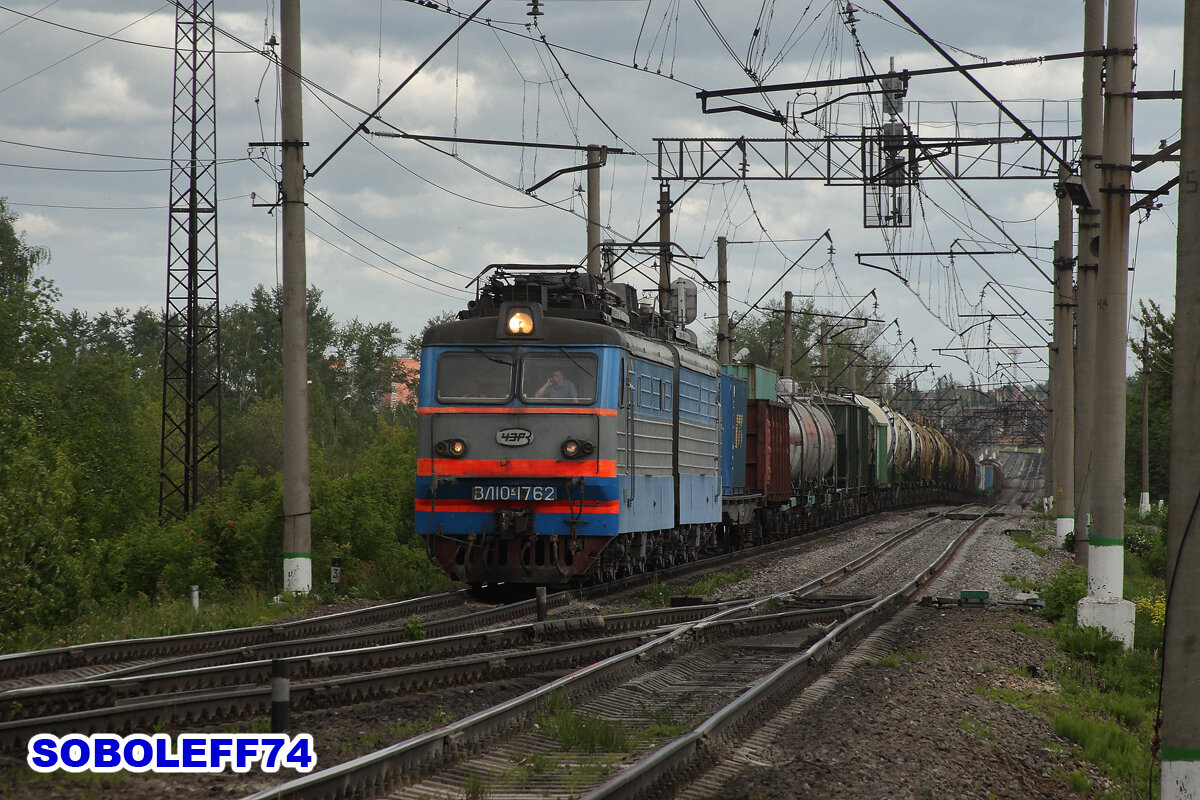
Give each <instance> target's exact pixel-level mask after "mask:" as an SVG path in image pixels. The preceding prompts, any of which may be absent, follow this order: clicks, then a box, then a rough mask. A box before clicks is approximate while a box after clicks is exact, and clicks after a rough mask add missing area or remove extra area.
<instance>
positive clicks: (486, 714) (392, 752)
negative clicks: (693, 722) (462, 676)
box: [244, 515, 982, 800]
mask: <svg viewBox="0 0 1200 800" xmlns="http://www.w3.org/2000/svg"><path fill="white" fill-rule="evenodd" d="M941 518H943V515H938V516H935V517H930V518H929V519H926V520H923V521H921V522H919V523H917V524H916V525H914V526H911V527H910V528H908V529H906V530H905V531H902V532H900V533H898V534H896V535H894V536H892V537H889V538H888V539H887V540H886V541H885V542H882V543H880V544H879V545H877V546H876V547H875V548H872V550H871V551H870V552H868V553H866V554H864V555H863V556H860V557H859V558H857V559H855V562H857V563H859V564H860V565H865V564H866V563H869V562H870V561H873V560H874V559H875V558H877V557H878V556H879V555H881V554H882V553H883V552H885V551H886V550H887V549H890V548H891V547H894V546H895V545H896V544H898V543H899V542H901V541H903V540H904V539H906V538H908V537H909V536H912V535H914V534H915V533H916V532H918V531H919V530H922V529H923V528H925V527H926V526H928V525H929V524H931V523H932V522H934V521H936V520H938V519H941ZM981 519H982V517H981ZM846 574H849V573H848V571H847V568H846V566H845V565H843V566H842V567H839V568H837V569H835V570H832V571H830V572H828V573H825V574H824V575H821V576H820V577H818V578H815V579H813V580H811V581H808V582H806V583H805V584H803V585H802V586H798V587H795V588H792V589H788V590H785V591H781V592H776V593H774V594H771V595H767V596H764V597H761V598H756V599H754V600H752V601H749V602H745V603H741V604H738V605H736V606H734V607H731V608H727V609H723V610H719V611H716V612H714V613H712V614H708V615H706V616H705V617H703V618H702V619H700V620H698V621H696V622H689V623H685V624H681V625H679V626H677V627H675V628H674V629H672V630H670V631H667V632H664V633H663V634H662V635H659V636H656V637H655V638H653V639H652V640H650V641H648V642H645V643H643V644H641V645H639V646H637V647H635V648H632V649H631V650H628V651H626V652H624V653H620V654H617V655H614V656H611V657H609V658H606V659H604V660H603V661H599V662H596V663H594V664H591V665H589V666H586V667H583V668H581V669H579V670H576V671H575V672H573V673H571V674H570V675H567V676H564V677H562V678H559V679H556V680H554V681H551V682H549V683H547V684H546V685H545V686H542V687H539V688H537V689H534V690H531V691H529V692H526V693H525V694H523V695H521V696H520V697H516V698H513V699H511V700H508V701H506V702H504V703H501V704H499V705H497V706H494V707H492V708H489V709H485V710H483V711H480V712H477V713H475V714H472V715H470V716H468V717H466V718H464V719H461V720H458V721H456V722H453V723H450V724H448V725H446V726H444V727H442V728H439V729H437V730H435V731H430V732H427V733H424V734H420V735H418V736H415V737H412V738H410V739H408V740H406V741H403V742H399V743H397V744H395V745H392V746H390V747H387V748H384V749H382V750H379V751H376V752H375V753H371V754H368V755H365V756H361V757H359V758H356V759H353V760H351V761H348V762H345V763H343V764H338V765H336V766H333V767H330V768H328V769H325V770H320V771H318V772H315V773H312V774H310V775H305V776H302V777H299V778H296V779H293V780H291V781H288V782H286V783H284V784H281V785H279V786H275V787H272V788H270V789H265V790H262V791H260V792H257V793H255V794H252V795H249V796H247V797H246V798H244V800H315V799H316V798H320V799H321V800H326V799H330V800H332V799H334V798H344V797H350V796H359V795H363V794H369V793H371V792H373V791H384V790H385V789H386V787H387V786H389V785H391V784H392V783H395V782H397V781H402V780H408V779H415V778H416V777H417V776H418V775H421V774H423V773H424V772H426V771H429V770H431V769H433V768H435V767H436V766H437V765H439V764H442V763H444V762H445V761H447V760H449V759H451V758H453V757H455V756H457V755H458V754H459V753H461V752H464V751H467V750H471V749H475V748H480V747H483V746H485V745H486V744H487V743H488V742H492V741H496V740H498V739H499V738H500V737H503V736H505V735H506V734H507V733H508V732H509V731H511V730H513V729H516V728H519V727H522V726H523V725H524V723H525V721H526V720H527V719H529V718H530V717H531V716H532V715H533V714H534V713H535V712H536V711H537V710H538V709H539V708H541V707H543V706H544V705H545V704H546V703H548V702H549V700H550V698H551V697H552V696H555V695H559V696H564V697H566V698H568V699H571V698H575V697H580V696H584V695H586V694H588V693H590V692H594V691H597V690H600V689H603V688H604V687H606V686H609V685H612V684H614V683H616V682H618V681H620V680H624V679H625V678H627V677H629V676H631V675H633V674H635V673H636V672H637V671H638V669H639V668H640V667H641V665H643V664H645V663H649V662H651V661H652V660H654V659H655V657H657V656H659V655H660V654H663V653H665V652H667V651H668V649H669V648H672V647H676V648H677V647H687V646H689V645H691V644H692V643H694V642H695V641H696V640H698V639H702V638H704V637H703V636H702V635H698V636H693V635H692V634H693V633H696V634H711V633H712V632H714V631H716V630H718V627H719V626H724V625H733V626H735V627H736V626H738V625H746V624H749V623H748V621H747V620H746V619H738V617H739V616H745V615H748V614H752V613H753V612H756V611H758V610H759V609H761V608H762V607H763V606H769V604H772V603H777V602H780V601H783V602H788V601H791V600H798V599H800V598H802V597H803V596H805V595H806V594H810V593H812V592H815V591H817V590H818V589H821V588H823V587H824V586H827V585H829V584H830V583H833V582H835V581H836V580H838V579H839V577H844V576H845V575H846ZM874 605H875V604H874V602H872V607H874ZM868 610H869V609H868ZM787 613H791V612H787ZM863 613H866V612H863V611H860V612H858V614H856V615H855V617H856V618H857V617H859V616H861V615H862V614H863ZM768 616H771V615H768ZM841 627H842V626H838V629H841Z"/></svg>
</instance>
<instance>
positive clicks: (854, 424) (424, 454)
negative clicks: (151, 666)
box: [415, 265, 977, 585]
mask: <svg viewBox="0 0 1200 800" xmlns="http://www.w3.org/2000/svg"><path fill="white" fill-rule="evenodd" d="M673 290H674V293H673V296H674V297H676V298H678V299H679V302H678V304H677V308H674V309H672V310H670V311H669V312H668V313H666V314H664V313H661V312H660V311H658V310H656V309H654V308H653V307H652V305H646V304H641V303H639V302H638V295H637V292H636V291H635V290H634V288H633V287H631V286H629V285H627V284H621V283H613V282H611V281H610V282H605V281H603V280H601V279H600V278H598V277H596V276H593V275H590V274H588V273H587V272H583V271H580V270H579V269H578V268H575V267H572V266H561V265H559V266H546V267H536V268H535V267H533V266H529V265H492V266H491V267H489V269H488V270H485V271H484V273H481V277H480V279H479V281H478V283H477V295H476V299H475V300H473V301H471V302H470V303H468V307H467V308H466V310H464V311H462V312H460V313H459V315H458V319H456V320H453V321H450V322H445V323H442V324H436V325H433V326H430V328H429V329H428V330H427V331H426V333H425V335H424V337H423V340H422V349H421V366H420V383H419V388H418V409H417V414H418V416H417V420H418V424H417V436H418V444H417V446H418V465H417V480H416V493H415V497H416V501H415V505H416V508H415V528H416V532H417V534H418V535H419V536H421V537H423V538H424V540H425V542H426V546H427V549H428V552H429V554H430V556H431V557H432V558H433V559H434V560H435V561H436V563H437V564H439V565H440V566H441V567H442V568H443V569H444V570H445V571H446V572H447V573H448V574H449V575H451V576H452V577H454V578H457V579H459V580H462V581H464V582H466V583H468V584H473V585H482V584H491V583H498V582H506V583H520V584H538V585H571V584H579V583H586V582H599V581H607V580H612V579H615V578H618V577H622V576H625V575H631V574H636V573H640V572H645V571H647V570H654V569H659V568H662V567H667V566H671V565H674V564H677V563H681V562H685V561H690V560H693V559H696V558H699V557H701V556H703V555H706V554H712V553H717V552H722V551H727V550H731V549H736V548H742V547H749V546H753V545H755V544H759V543H763V542H767V541H772V540H776V539H780V538H783V537H786V536H792V535H795V534H798V533H800V532H803V531H806V530H810V529H813V528H817V527H821V526H825V525H830V524H835V523H837V522H840V521H842V520H847V519H851V518H854V517H857V516H861V515H864V514H868V513H873V512H876V511H880V510H884V509H889V508H897V507H901V506H906V505H913V504H919V503H928V502H934V501H942V500H949V499H952V498H962V497H966V496H967V495H969V494H970V493H971V492H973V491H974V489H975V487H976V480H977V477H976V472H975V463H974V460H973V459H972V458H971V457H970V456H969V455H967V454H966V453H964V452H962V451H961V450H959V449H958V448H956V447H954V446H953V445H952V444H951V443H950V442H949V441H948V440H947V439H946V437H944V436H943V435H942V433H941V432H940V431H938V430H937V429H936V428H935V427H933V426H930V425H926V424H922V423H921V422H919V421H916V420H910V419H908V418H906V417H905V416H903V415H901V414H899V413H896V412H895V411H893V410H891V409H890V408H888V407H887V406H886V405H883V404H881V403H880V402H878V401H876V400H872V399H870V398H868V397H864V396H861V395H858V394H853V393H847V394H828V393H818V392H812V391H808V390H805V389H802V388H801V387H800V386H799V385H798V384H796V383H794V382H792V381H790V380H787V379H780V378H778V376H777V375H776V374H775V373H774V372H772V371H771V370H768V369H764V368H762V367H758V366H754V365H746V364H736V365H724V366H719V365H718V364H717V362H716V361H714V360H713V359H712V358H711V357H709V356H707V355H705V354H704V353H702V352H701V351H700V349H699V348H698V346H697V340H696V337H695V335H694V334H693V333H692V332H691V331H689V330H688V329H687V328H686V323H687V322H691V321H692V320H693V319H694V316H695V311H694V296H695V295H694V292H695V287H694V285H690V281H686V280H685V279H680V280H678V281H676V282H675V284H674V285H673ZM689 305H690V306H691V309H692V310H690V311H689Z"/></svg>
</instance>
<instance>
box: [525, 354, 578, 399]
mask: <svg viewBox="0 0 1200 800" xmlns="http://www.w3.org/2000/svg"><path fill="white" fill-rule="evenodd" d="M521 399H522V400H524V401H525V402H526V403H579V404H585V405H587V404H591V403H592V402H593V401H595V399H596V356H594V355H592V354H590V353H574V354H568V353H567V352H566V351H565V350H564V351H563V352H562V353H537V354H533V353H531V354H530V355H527V356H525V359H524V360H523V361H522V362H521Z"/></svg>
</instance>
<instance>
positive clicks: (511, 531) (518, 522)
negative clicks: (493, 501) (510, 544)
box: [495, 508, 533, 539]
mask: <svg viewBox="0 0 1200 800" xmlns="http://www.w3.org/2000/svg"><path fill="white" fill-rule="evenodd" d="M495 515H496V518H495V519H496V536H498V537H499V538H501V539H515V538H517V537H519V536H526V535H528V534H531V533H533V511H531V510H530V509H528V508H520V509H517V508H499V509H496V511H495Z"/></svg>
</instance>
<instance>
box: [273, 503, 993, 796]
mask: <svg viewBox="0 0 1200 800" xmlns="http://www.w3.org/2000/svg"><path fill="white" fill-rule="evenodd" d="M982 519H983V516H982V514H981V513H980V514H977V515H976V516H975V518H974V519H973V521H972V522H971V524H970V525H968V526H966V527H965V528H962V526H961V525H960V524H958V523H956V522H953V523H952V522H951V521H950V520H949V519H948V516H947V515H942V516H941V517H938V518H936V519H931V520H927V521H925V522H922V523H920V524H918V525H915V526H913V527H912V528H910V529H908V530H906V531H903V532H901V533H899V534H896V535H894V536H892V537H890V538H889V539H887V540H886V541H885V542H883V543H881V544H880V545H879V546H878V547H876V548H874V549H873V550H872V551H871V552H869V553H865V554H863V555H862V556H860V557H859V558H857V559H855V560H854V561H853V562H852V563H848V564H845V565H842V566H840V567H838V568H837V569H835V570H832V571H829V572H827V573H825V574H823V575H820V576H818V577H816V578H814V579H813V580H810V581H807V582H805V583H804V584H803V585H800V586H795V587H793V588H791V589H789V590H787V591H784V592H777V593H774V594H771V595H768V596H764V597H759V598H755V599H752V600H747V601H742V602H737V603H731V604H728V605H727V606H726V607H723V608H714V609H701V611H702V613H703V616H702V617H700V618H699V619H695V620H693V621H689V622H685V623H680V624H675V625H672V626H670V627H667V628H663V629H661V630H660V631H658V632H656V633H655V634H654V635H652V636H649V637H644V638H643V639H642V640H641V641H640V643H638V644H637V645H636V646H633V647H630V648H629V649H627V650H625V651H624V652H621V653H619V654H616V655H612V656H610V657H608V658H605V659H603V660H600V661H597V662H595V663H592V664H590V665H588V666H586V667H583V668H581V669H577V670H576V671H575V672H573V673H571V674H569V675H566V676H563V677H560V678H558V679H556V680H552V681H550V682H549V683H547V684H546V685H544V686H542V687H541V688H539V689H536V690H534V691H530V692H527V693H526V694H524V695H522V696H520V697H517V698H514V699H512V700H509V701H507V702H505V703H502V704H500V705H498V706H495V707H493V708H490V709H487V710H485V711H481V712H479V713H476V714H473V715H471V716H469V717H467V718H465V719H462V720H458V721H457V722H454V723H451V724H449V725H446V726H445V727H442V728H440V729H438V730H436V731H431V732H429V733H425V734H422V735H419V736H416V737H413V738H411V739H408V740H406V741H404V742H401V743H399V744H396V745H393V746H392V747H389V748H385V749H384V750H381V751H378V752H376V753H373V754H371V755H367V756H363V757H360V758H357V759H355V760H353V761H352V762H347V763H345V764H342V765H338V766H335V767H332V768H329V769H326V770H322V771H321V772H318V773H314V774H312V775H309V776H306V777H303V778H299V779H297V780H293V781H290V782H288V783H285V784H283V785H281V786H277V787H274V788H272V789H270V790H269V791H264V792H261V793H259V794H256V795H252V797H253V798H254V799H255V800H265V798H268V797H279V798H315V797H342V796H348V795H367V796H372V795H374V796H378V795H380V794H382V793H384V792H386V791H388V789H389V787H392V786H395V785H403V786H404V787H405V788H402V789H399V790H397V793H396V794H393V795H389V796H394V797H414V798H415V797H419V796H422V795H424V796H461V795H463V794H464V787H467V789H466V790H465V791H466V793H468V794H470V793H471V791H472V790H471V781H473V780H474V781H477V782H482V783H477V784H476V788H478V787H480V786H485V787H486V788H485V789H484V791H485V793H486V795H487V796H489V797H492V798H497V800H498V798H501V797H504V796H507V792H509V791H510V789H511V791H512V794H513V796H522V797H523V796H529V795H530V794H533V795H538V794H546V795H548V796H556V795H557V796H566V795H570V796H579V795H580V794H581V793H582V792H583V791H593V792H594V791H604V792H616V793H615V794H601V795H597V796H635V795H636V794H637V793H638V792H641V791H642V788H640V787H644V786H645V785H657V784H659V783H661V781H662V780H663V776H664V775H667V774H670V773H671V772H672V771H678V770H680V769H684V768H685V767H684V766H680V765H686V764H688V763H690V759H692V758H694V757H695V754H696V753H701V752H705V753H706V752H708V751H709V750H710V749H711V748H712V747H713V746H714V745H715V744H719V743H720V742H722V741H724V740H725V739H726V738H727V737H730V736H734V735H736V734H735V732H736V731H737V730H738V729H739V728H740V726H744V725H746V724H749V721H750V720H752V719H754V718H755V716H756V715H757V714H759V713H761V711H762V709H764V708H769V707H770V706H771V705H772V703H775V702H776V700H777V698H778V697H779V696H780V694H779V693H781V692H782V693H784V694H786V692H788V691H790V690H791V688H793V687H794V686H795V685H796V681H798V680H809V679H811V678H812V677H813V676H814V675H815V674H817V673H818V672H819V671H820V665H821V664H823V663H826V662H828V661H830V660H831V659H832V658H833V653H834V652H835V651H837V650H838V649H840V648H841V647H844V646H845V645H846V644H847V643H849V642H851V641H854V640H856V639H857V638H860V637H861V636H864V635H866V633H867V632H869V630H870V629H871V628H873V627H874V626H875V625H876V624H878V621H879V620H881V619H883V618H885V617H886V616H888V615H889V614H890V613H893V612H894V610H895V609H896V608H898V607H900V606H902V605H903V604H904V602H905V600H906V599H907V598H908V597H910V596H911V595H912V594H913V593H914V592H915V591H916V590H917V588H918V587H919V586H921V585H923V584H924V583H925V582H927V581H928V580H929V579H930V577H931V576H932V575H933V574H934V573H935V572H936V571H937V569H939V567H940V565H941V564H944V563H945V562H946V561H947V560H948V559H949V558H950V556H951V554H952V552H953V550H954V547H956V546H957V544H959V543H961V541H962V540H963V539H964V538H965V537H966V536H967V535H968V533H969V532H970V531H971V530H973V528H974V526H976V525H978V524H979V523H980V521H981V520H982ZM951 524H953V525H954V529H953V531H947V530H945V528H947V527H948V526H950V525H951ZM931 526H933V527H935V528H937V529H940V530H941V533H936V532H934V533H932V534H930V533H924V534H922V532H923V531H924V530H925V529H926V528H929V527H931ZM960 528H962V529H960ZM918 534H922V535H923V536H925V537H927V536H929V535H933V536H934V537H935V538H937V539H938V540H939V543H938V544H937V546H936V547H935V549H936V550H937V551H938V555H937V557H936V558H933V559H931V560H930V561H929V563H928V564H927V565H926V566H924V567H923V568H922V569H920V570H919V574H917V575H916V576H914V577H913V578H911V579H909V580H907V581H906V582H904V581H896V580H893V583H895V584H897V585H896V587H895V588H894V589H890V590H889V591H888V593H886V594H884V595H880V596H872V597H870V598H858V599H852V600H849V601H846V600H845V599H842V600H841V601H839V600H838V599H837V598H826V599H825V600H824V601H817V600H815V599H814V598H815V596H816V595H817V594H818V593H820V592H822V590H824V591H825V592H828V588H829V587H830V586H831V585H833V584H835V583H836V582H838V581H840V580H843V579H845V578H846V577H847V576H849V575H854V574H857V573H859V572H861V571H862V570H863V569H865V568H866V567H867V566H868V565H869V564H872V563H873V562H876V561H877V560H880V559H883V558H885V557H886V556H888V555H889V554H894V553H895V552H897V551H898V550H899V549H900V548H902V547H904V546H905V545H906V543H907V542H909V540H911V539H912V538H913V537H915V536H917V535H918ZM892 571H893V572H894V571H895V570H894V568H893V570H892ZM797 652H799V653H800V655H799V656H797V655H796V653H797ZM748 685H753V688H752V689H751V690H750V691H748V692H747V691H745V687H746V686H748ZM710 706H711V707H710ZM564 709H565V710H564ZM561 714H566V715H568V716H570V715H577V716H578V717H579V718H580V719H591V720H595V719H607V720H610V721H617V722H619V723H620V724H621V725H622V726H623V729H625V730H629V731H632V732H633V733H631V734H630V735H632V736H634V738H635V739H637V740H638V741H642V742H643V746H642V747H640V748H637V752H639V753H644V751H646V750H647V747H646V746H645V743H646V742H649V741H652V740H653V737H649V738H646V739H644V740H643V738H641V737H643V736H644V735H645V731H647V730H651V729H656V730H660V731H661V730H662V729H663V725H662V723H663V722H664V720H665V719H666V718H667V716H671V715H677V716H678V717H683V718H686V719H687V720H693V719H696V718H699V719H700V720H701V724H700V726H699V727H698V728H692V725H691V724H690V722H689V723H688V724H687V728H689V729H690V730H689V732H688V733H685V734H684V735H682V736H680V737H679V738H678V739H675V740H672V741H671V743H670V744H668V745H666V746H665V747H662V748H658V749H654V748H649V750H650V752H651V753H653V754H654V755H652V756H650V760H649V761H648V762H646V764H645V765H642V763H643V762H641V761H639V762H638V763H637V764H636V765H632V766H631V765H628V764H623V763H619V764H615V765H614V764H613V763H607V764H606V768H605V769H596V768H597V767H598V764H597V763H596V759H595V758H590V759H589V758H587V757H572V756H569V755H568V756H563V755H562V754H561V753H559V755H557V756H554V757H553V758H551V757H550V756H548V755H547V754H548V753H550V752H551V751H553V750H555V746H554V744H553V742H552V741H551V740H550V739H549V738H548V736H547V729H548V727H551V726H552V725H553V724H554V722H553V721H554V719H555V715H561ZM580 715H581V716H580ZM671 719H672V722H671V724H672V725H673V724H676V723H675V722H674V720H675V716H671ZM535 720H537V722H538V725H537V727H536V729H535V726H534V725H533V723H534V721H535ZM656 726H658V727H657V728H656ZM668 727H670V726H668ZM638 731H641V733H639V732H638ZM484 751H486V752H484ZM660 753H661V754H660ZM689 753H691V754H692V755H690V756H689V755H687V754H689ZM551 761H553V762H554V767H555V769H549V768H548V767H547V765H548V764H549V762H551ZM583 762H588V763H587V764H584V763H583ZM655 764H663V765H665V766H663V767H658V766H653V765H655ZM585 767H586V768H585ZM559 768H562V769H559ZM686 768H688V769H690V767H686ZM614 769H615V770H616V773H617V774H616V777H612V776H611V773H613V772H614ZM563 770H565V773H566V774H567V777H563ZM660 770H664V771H660ZM534 773H537V774H536V775H535V774H534ZM585 773H586V774H588V775H592V777H593V778H594V780H593V779H592V778H589V780H588V781H583V780H582V778H581V775H583V774H585ZM593 773H595V774H594V775H593ZM605 774H609V775H610V777H609V779H608V783H606V784H605V785H606V786H608V785H612V786H613V787H620V786H628V787H634V788H631V789H630V790H629V791H630V792H632V793H631V794H624V793H622V792H625V791H626V790H625V789H618V788H612V789H603V790H600V789H598V788H596V787H598V786H599V785H600V783H601V781H602V779H603V777H604V775H605ZM431 775H432V776H434V777H432V778H431V777H429V776H431ZM514 775H515V776H516V777H514ZM522 775H524V782H523V784H522V785H514V786H512V787H508V788H505V786H504V785H502V784H504V783H505V782H506V781H508V782H513V781H515V782H516V783H518V784H521V780H520V778H521V776H522ZM479 776H484V777H479ZM510 779H511V780H510ZM535 779H536V780H535ZM564 781H566V782H565V783H564ZM585 784H586V785H585ZM447 792H449V793H450V794H449V795H447V794H446V793H447ZM480 796H482V795H480Z"/></svg>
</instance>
